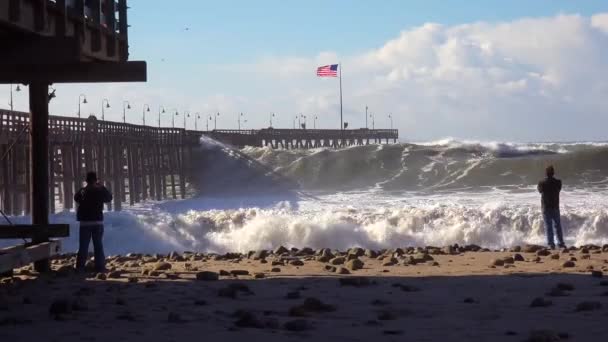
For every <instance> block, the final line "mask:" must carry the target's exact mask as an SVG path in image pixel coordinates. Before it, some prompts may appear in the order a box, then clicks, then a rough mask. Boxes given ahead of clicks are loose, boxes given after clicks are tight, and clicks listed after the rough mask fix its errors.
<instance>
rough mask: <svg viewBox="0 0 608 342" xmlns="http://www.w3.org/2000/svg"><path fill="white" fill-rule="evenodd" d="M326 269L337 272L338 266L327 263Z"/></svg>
mask: <svg viewBox="0 0 608 342" xmlns="http://www.w3.org/2000/svg"><path fill="white" fill-rule="evenodd" d="M324 268H325V270H326V271H328V272H336V271H337V270H338V269H337V268H336V266H331V265H325V267H324Z"/></svg>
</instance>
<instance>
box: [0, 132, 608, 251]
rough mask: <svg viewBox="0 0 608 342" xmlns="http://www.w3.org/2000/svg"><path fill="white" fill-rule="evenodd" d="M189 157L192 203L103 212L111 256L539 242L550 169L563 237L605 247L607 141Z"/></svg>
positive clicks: (209, 145) (452, 143)
mask: <svg viewBox="0 0 608 342" xmlns="http://www.w3.org/2000/svg"><path fill="white" fill-rule="evenodd" d="M195 164H196V165H198V166H197V168H198V170H200V172H198V175H197V177H195V178H194V179H193V180H192V181H191V183H190V184H189V187H190V188H191V192H192V193H193V194H194V196H193V197H192V198H190V199H186V200H176V201H163V202H146V203H143V204H139V205H137V206H135V207H132V208H128V209H125V210H124V211H122V212H109V213H106V214H105V217H106V231H105V248H106V252H107V253H108V254H125V253H133V252H138V253H167V252H171V251H186V250H188V251H200V252H216V253H225V252H228V251H231V252H247V251H250V250H258V249H271V248H275V247H277V246H280V245H282V246H285V247H298V248H301V247H312V248H335V249H346V248H349V247H353V246H360V247H365V248H373V249H383V248H395V247H406V246H428V245H434V246H443V245H448V244H454V243H458V244H461V245H463V244H477V245H482V246H485V247H489V248H496V249H498V248H504V247H510V246H514V245H520V244H524V243H536V244H543V243H544V230H543V223H542V216H541V213H540V199H539V195H538V193H537V192H536V183H537V182H538V180H539V179H541V178H542V175H543V171H544V167H545V166H546V165H549V164H553V165H555V167H556V169H557V175H558V177H560V178H562V180H563V182H564V191H563V193H562V224H563V227H564V234H565V237H566V242H567V244H570V245H584V244H605V243H608V210H606V206H605V203H606V200H607V199H608V177H606V175H607V174H608V173H607V171H608V144H606V143H584V142H573V143H527V144H523V143H497V142H492V143H486V142H474V141H458V140H454V139H446V140H441V141H435V142H425V143H410V144H394V145H368V146H355V147H350V148H346V149H341V150H332V149H316V150H273V149H270V148H253V147H247V148H244V149H242V150H239V151H237V150H233V149H231V148H229V147H227V146H223V145H221V144H219V143H215V142H212V141H209V140H203V141H201V149H200V151H199V153H198V157H197V160H196V161H195ZM14 220H15V221H16V222H26V221H27V218H25V217H20V218H14ZM51 221H52V222H55V223H69V224H70V225H71V237H70V238H68V239H66V240H64V251H65V252H75V251H76V249H77V235H78V234H77V232H78V230H77V227H78V226H77V223H76V222H75V219H74V213H73V212H63V213H59V214H56V215H52V217H51ZM11 243H15V241H9V242H3V244H11Z"/></svg>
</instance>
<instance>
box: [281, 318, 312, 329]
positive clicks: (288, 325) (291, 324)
mask: <svg viewBox="0 0 608 342" xmlns="http://www.w3.org/2000/svg"><path fill="white" fill-rule="evenodd" d="M283 328H285V330H289V331H305V330H311V329H312V328H313V327H312V324H311V323H310V322H309V321H307V320H305V319H296V320H293V321H287V322H285V324H284V325H283Z"/></svg>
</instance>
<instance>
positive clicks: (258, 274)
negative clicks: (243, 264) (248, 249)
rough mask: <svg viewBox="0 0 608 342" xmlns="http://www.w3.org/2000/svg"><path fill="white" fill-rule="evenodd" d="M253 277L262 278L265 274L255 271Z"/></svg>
mask: <svg viewBox="0 0 608 342" xmlns="http://www.w3.org/2000/svg"><path fill="white" fill-rule="evenodd" d="M253 277H254V278H255V279H263V278H266V275H265V274H264V273H256V274H255V275H254V276H253Z"/></svg>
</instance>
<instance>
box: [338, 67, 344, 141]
mask: <svg viewBox="0 0 608 342" xmlns="http://www.w3.org/2000/svg"><path fill="white" fill-rule="evenodd" d="M338 65H339V68H340V130H341V132H342V136H341V138H342V142H341V143H342V145H343V144H344V119H343V117H342V63H339V64H338Z"/></svg>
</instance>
